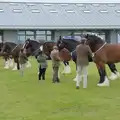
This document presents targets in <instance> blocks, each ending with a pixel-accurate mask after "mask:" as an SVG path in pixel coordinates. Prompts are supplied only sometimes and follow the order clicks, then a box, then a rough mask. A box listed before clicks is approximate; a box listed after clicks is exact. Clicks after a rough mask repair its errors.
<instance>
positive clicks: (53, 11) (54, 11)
mask: <svg viewBox="0 0 120 120" xmlns="http://www.w3.org/2000/svg"><path fill="white" fill-rule="evenodd" d="M50 13H58V11H56V10H50Z"/></svg>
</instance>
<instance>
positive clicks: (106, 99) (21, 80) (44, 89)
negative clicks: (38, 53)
mask: <svg viewBox="0 0 120 120" xmlns="http://www.w3.org/2000/svg"><path fill="white" fill-rule="evenodd" d="M30 61H31V63H32V68H29V69H26V70H25V75H24V77H21V76H20V74H19V71H12V70H5V69H3V60H2V59H1V58H0V120H120V79H117V80H116V81H110V87H103V88H99V87H97V86H96V84H97V82H98V80H99V76H98V73H97V69H96V67H95V65H94V64H93V63H91V64H90V66H89V77H88V78H89V80H88V88H87V89H83V88H82V86H81V88H80V89H79V90H76V89H75V82H73V80H72V79H73V78H74V77H75V66H74V64H73V62H71V63H70V66H71V68H72V74H69V75H61V83H60V84H53V83H52V68H51V61H49V67H48V69H47V73H46V80H45V81H38V79H37V62H36V60H35V59H34V58H30ZM117 68H118V70H119V71H120V65H119V64H117ZM61 71H62V66H61ZM107 72H108V74H110V71H109V70H108V69H107Z"/></svg>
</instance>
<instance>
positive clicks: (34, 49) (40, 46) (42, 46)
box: [23, 39, 56, 57]
mask: <svg viewBox="0 0 120 120" xmlns="http://www.w3.org/2000/svg"><path fill="white" fill-rule="evenodd" d="M54 45H56V43H55V42H53V41H50V42H49V41H48V42H44V43H43V42H42V43H41V42H38V41H35V40H30V39H28V40H26V41H25V44H24V45H23V48H24V49H26V54H27V56H31V55H32V56H35V57H36V56H37V55H38V52H39V51H41V50H42V51H43V52H44V53H45V54H46V55H47V56H48V57H50V53H51V51H52V50H53V46H54Z"/></svg>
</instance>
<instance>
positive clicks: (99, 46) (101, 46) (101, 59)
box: [85, 34, 120, 86]
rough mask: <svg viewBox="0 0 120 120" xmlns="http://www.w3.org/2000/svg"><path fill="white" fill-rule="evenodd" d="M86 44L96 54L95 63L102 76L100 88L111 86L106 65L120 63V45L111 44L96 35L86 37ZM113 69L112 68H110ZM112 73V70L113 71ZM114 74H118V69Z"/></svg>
mask: <svg viewBox="0 0 120 120" xmlns="http://www.w3.org/2000/svg"><path fill="white" fill-rule="evenodd" d="M85 38H86V44H88V45H89V46H90V48H91V50H92V52H93V53H94V56H95V63H96V66H97V68H98V72H99V75H100V80H99V83H98V84H97V85H98V86H109V80H108V78H107V75H106V70H105V64H110V65H113V63H117V62H120V44H109V43H106V42H105V41H104V40H103V39H101V38H100V37H99V36H96V35H90V34H87V35H85ZM110 69H111V68H110ZM111 71H112V70H111ZM113 72H114V73H116V74H118V75H119V73H118V72H117V71H116V69H115V70H114V69H113Z"/></svg>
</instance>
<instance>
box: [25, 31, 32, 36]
mask: <svg viewBox="0 0 120 120" xmlns="http://www.w3.org/2000/svg"><path fill="white" fill-rule="evenodd" d="M26 35H34V31H26Z"/></svg>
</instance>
